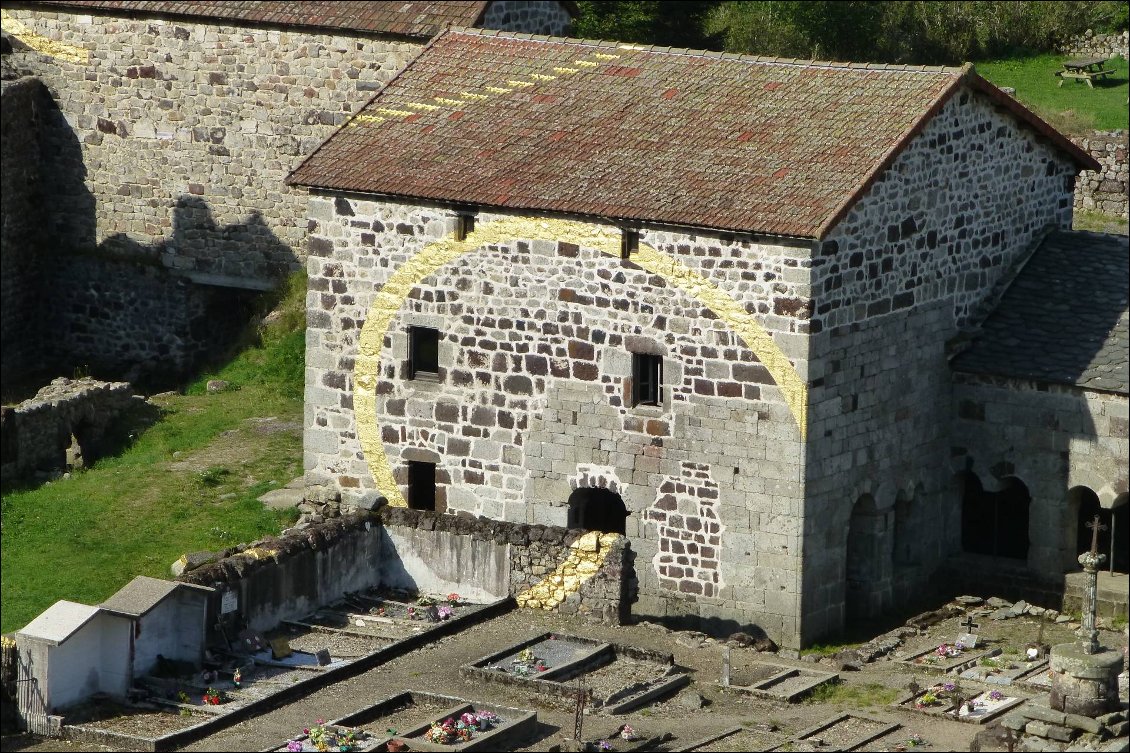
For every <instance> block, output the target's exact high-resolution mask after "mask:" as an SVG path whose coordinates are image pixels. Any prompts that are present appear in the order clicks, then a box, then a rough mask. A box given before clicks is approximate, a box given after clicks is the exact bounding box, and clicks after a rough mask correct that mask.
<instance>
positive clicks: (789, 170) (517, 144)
mask: <svg viewBox="0 0 1130 753" xmlns="http://www.w3.org/2000/svg"><path fill="white" fill-rule="evenodd" d="M967 81H968V82H970V84H971V85H976V86H978V87H980V88H983V89H984V90H985V91H986V93H987V94H989V96H996V97H1000V98H1003V99H1004V100H1009V101H1008V102H1001V104H1002V105H1004V106H1007V107H1011V108H1012V109H1014V110H1016V111H1017V113H1018V114H1019V115H1021V117H1024V118H1027V119H1035V116H1034V115H1031V113H1028V112H1027V111H1026V110H1024V109H1023V108H1022V107H1021V106H1020V105H1019V104H1017V103H1015V101H1014V100H1011V98H1009V97H1006V96H1005V95H1003V94H1001V93H1000V92H999V91H998V90H996V89H995V88H994V87H992V86H991V85H989V84H987V83H986V84H984V85H983V86H981V84H980V79H979V77H977V76H975V75H974V74H972V73H971V70H970V69H959V68H938V67H926V66H919V67H902V66H889V65H858V64H842V63H813V62H811V61H795V60H792V61H786V60H776V59H770V58H753V57H746V56H738V55H730V54H723V53H717V52H697V51H688V50H671V49H670V48H662V49H661V48H643V47H638V46H634V45H625V44H618V43H614V42H590V41H582V40H566V39H558V38H547V37H537V36H535V37H532V36H529V35H524V34H505V33H499V32H491V31H481V30H452V31H449V32H446V33H444V34H441V35H439V36H438V37H436V38H435V39H433V40H432V42H431V44H430V45H429V46H428V47H426V48H425V49H424V51H423V52H422V53H421V54H420V55H419V56H418V57H417V58H416V59H415V60H414V61H413V62H411V63H410V64H409V65H408V67H406V68H405V69H404V70H403V71H402V72H401V73H400V75H398V76H397V77H396V78H395V79H393V81H391V82H390V83H389V85H388V86H386V87H385V89H383V90H382V91H381V92H380V93H379V94H378V95H377V96H376V97H375V98H374V99H373V100H372V101H371V102H370V103H369V104H368V105H367V106H366V107H365V108H364V109H363V110H362V111H361V112H360V113H358V114H357V115H356V116H355V117H354V118H353V119H352V120H351V121H349V122H348V123H347V124H346V126H345V127H343V128H342V129H341V130H340V131H338V132H337V133H335V134H334V135H333V136H332V137H331V138H330V139H329V140H328V141H327V142H326V143H325V144H323V145H322V146H321V147H319V149H318V150H317V151H316V152H315V153H314V154H312V155H311V156H310V157H309V158H308V159H307V160H306V161H305V162H304V163H303V164H302V165H300V166H299V167H298V169H297V170H295V171H294V173H293V174H292V175H291V176H290V178H289V179H288V182H290V183H293V184H299V185H306V186H311V187H317V188H324V189H334V190H342V191H356V192H363V193H378V194H389V195H397V196H404V197H415V198H424V199H435V200H442V201H450V202H457V203H467V204H474V205H480V206H502V207H513V208H522V209H531V210H545V211H560V212H571V213H579V214H588V215H599V216H606V217H610V218H618V219H625V220H649V221H654V222H662V223H670V224H679V225H691V226H700V227H710V228H718V229H725V230H742V231H750V232H761V233H770V234H779V235H790V236H799V237H821V236H822V235H823V234H824V233H826V232H827V230H828V229H829V227H830V225H831V223H832V222H833V221H834V220H835V219H837V218H838V216H839V215H840V214H842V212H844V211H846V209H847V207H849V206H850V204H851V203H852V202H853V201H854V200H855V199H856V198H857V197H858V196H859V195H861V194H862V192H863V191H864V190H865V189H866V187H867V186H868V185H869V184H870V181H871V180H872V179H873V178H874V177H875V176H876V175H877V174H878V172H879V171H880V170H881V169H882V168H883V167H884V166H885V165H886V164H887V163H888V162H889V161H890V160H891V159H893V158H894V156H896V155H897V153H898V151H899V150H900V149H901V148H902V146H903V145H904V144H905V143H906V142H907V141H908V140H909V138H910V137H911V136H913V134H915V133H916V132H917V131H918V129H920V128H921V127H922V125H923V124H924V123H925V122H926V121H927V120H928V119H929V116H930V115H932V114H933V113H934V112H935V111H936V110H937V109H938V108H940V107H941V106H942V104H944V102H945V101H946V100H947V99H948V98H949V96H951V95H952V94H953V93H954V92H955V91H957V90H958V89H959V88H960V87H961V85H962V84H963V82H967ZM993 92H996V94H995V95H994V94H993ZM1044 128H1047V126H1044ZM1048 131H1049V135H1052V134H1054V131H1051V130H1050V129H1048ZM1052 137H1053V138H1056V139H1057V143H1061V145H1062V147H1063V148H1064V149H1065V150H1068V151H1071V153H1072V155H1074V156H1075V157H1076V159H1077V160H1078V161H1080V162H1081V163H1082V164H1085V166H1087V167H1090V165H1091V163H1093V160H1090V158H1089V157H1086V155H1085V154H1084V153H1083V152H1081V151H1080V150H1079V149H1078V148H1077V147H1075V146H1074V145H1072V144H1071V142H1069V141H1067V140H1066V139H1064V138H1063V137H1060V136H1058V134H1055V135H1054V136H1052ZM1087 160H1090V162H1087Z"/></svg>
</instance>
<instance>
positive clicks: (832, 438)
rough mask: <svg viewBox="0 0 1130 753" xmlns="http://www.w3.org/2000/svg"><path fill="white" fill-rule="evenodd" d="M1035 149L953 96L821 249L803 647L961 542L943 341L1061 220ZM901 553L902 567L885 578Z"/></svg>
mask: <svg viewBox="0 0 1130 753" xmlns="http://www.w3.org/2000/svg"><path fill="white" fill-rule="evenodd" d="M1041 141H1042V140H1041ZM1041 141H1038V140H1037V138H1036V137H1035V135H1034V134H1033V133H1032V132H1030V131H1029V130H1026V129H1024V128H1022V127H1020V126H1018V124H1017V123H1016V122H1015V121H1014V120H1013V119H1012V118H1011V116H1009V115H1006V114H1002V113H1000V112H997V111H995V110H994V108H993V107H992V106H991V104H990V103H989V102H987V101H983V100H982V99H981V98H980V97H979V96H978V95H975V94H973V93H972V92H969V91H962V92H959V93H958V94H956V95H955V96H954V98H953V99H952V100H950V101H949V102H948V103H947V104H946V105H945V106H944V107H943V108H942V109H941V111H940V112H939V113H938V114H937V115H936V116H935V117H934V118H933V119H932V120H931V121H930V122H929V123H928V124H927V125H926V126H925V128H924V129H923V130H922V132H921V133H920V134H919V135H918V136H916V137H915V138H914V141H913V142H912V143H911V144H910V145H909V146H908V147H907V148H906V150H905V151H904V152H903V153H901V154H900V155H899V156H898V158H897V159H896V160H895V161H894V163H893V164H892V165H891V166H890V167H889V168H888V169H887V170H886V171H885V172H884V173H883V174H882V175H881V176H880V177H879V179H878V180H877V181H876V183H875V184H874V185H872V186H871V188H870V189H869V190H868V192H867V194H866V196H865V197H864V198H863V199H862V200H861V201H860V202H859V203H858V204H857V205H856V206H855V207H854V208H853V209H852V210H851V211H850V212H849V213H848V214H847V216H845V217H844V219H843V220H842V221H841V222H840V223H839V224H838V225H837V227H836V228H834V229H833V231H832V232H831V233H830V234H829V236H828V237H827V239H826V240H825V242H824V243H823V244H822V246H821V248H820V250H819V252H818V256H817V258H816V259H815V261H814V263H813V280H812V289H813V298H814V302H813V305H814V313H813V316H812V322H811V328H812V331H813V332H814V333H818V334H814V335H813V338H812V346H811V347H812V350H811V353H810V376H811V379H812V390H811V393H810V397H811V402H810V406H809V411H810V418H811V423H810V426H809V437H810V444H809V448H808V457H809V468H808V479H807V484H808V490H809V495H808V500H807V503H806V508H805V557H804V564H805V587H804V599H805V606H804V614H805V636H806V638H805V639H806V641H810V640H815V639H816V638H817V637H818V636H820V635H822V634H827V633H830V632H835V631H837V630H838V629H839V628H840V626H841V624H842V622H843V619H844V605H845V594H847V595H848V597H849V599H848V600H850V601H851V602H853V603H854V604H855V605H857V606H859V607H861V609H860V611H861V613H862V614H861V615H860V616H867V615H868V614H875V613H877V612H878V611H881V610H883V609H885V608H888V607H890V606H892V605H893V604H894V603H895V602H896V600H900V599H901V598H902V596H901V595H909V594H912V593H914V592H915V589H916V588H917V587H918V586H920V585H922V584H924V583H925V579H926V577H927V576H928V575H929V573H930V571H931V570H932V569H933V567H934V566H935V565H936V564H937V562H939V561H940V559H941V558H942V557H943V556H944V555H945V554H946V553H948V552H950V551H952V550H954V549H955V548H956V547H957V546H958V540H959V533H960V505H959V503H958V495H957V493H956V490H955V489H954V488H953V482H952V479H951V478H950V477H949V473H948V470H946V468H947V464H946V458H947V457H948V455H949V446H950V433H949V427H950V415H951V414H950V410H951V402H950V391H951V385H950V378H949V372H948V367H947V361H946V353H945V344H946V341H947V340H948V339H949V338H951V337H952V336H953V335H955V334H956V333H957V331H958V328H959V327H961V326H962V325H963V324H964V323H965V322H967V321H969V320H970V319H972V318H973V317H975V315H976V314H977V312H978V310H979V308H980V306H981V305H982V304H983V301H984V299H985V298H986V296H987V295H988V294H989V291H991V290H992V289H993V287H994V285H995V284H996V283H997V282H998V280H999V279H1000V278H1001V276H1002V275H1003V274H1004V273H1005V272H1006V271H1007V270H1009V269H1010V268H1011V267H1012V266H1013V264H1014V263H1015V262H1016V261H1017V259H1018V258H1020V257H1021V256H1022V255H1023V254H1024V253H1025V252H1027V251H1028V250H1030V249H1031V248H1032V247H1033V243H1034V241H1035V239H1037V238H1039V237H1040V236H1041V234H1042V232H1043V231H1044V230H1045V229H1046V228H1048V227H1049V226H1053V227H1057V228H1066V227H1068V226H1069V224H1070V221H1071V173H1072V171H1073V169H1074V167H1073V165H1072V164H1071V163H1070V162H1068V161H1067V158H1066V157H1065V156H1063V155H1062V154H1061V153H1059V152H1057V151H1055V150H1053V149H1052V148H1051V147H1050V146H1048V145H1046V144H1044V143H1041ZM864 497H866V498H867V500H865V501H864V502H863V503H862V505H863V507H861V508H860V509H859V510H857V512H858V513H860V514H859V515H858V516H857V518H856V524H857V525H858V526H861V527H865V528H867V529H868V530H866V531H863V532H860V536H861V538H860V539H858V540H859V541H863V542H865V546H864V549H863V550H862V551H860V552H858V553H857V554H858V556H855V557H854V558H853V561H852V562H850V563H849V562H848V561H847V559H848V556H847V555H848V549H849V539H851V538H852V537H851V529H852V525H853V523H852V510H853V507H854V506H855V505H856V503H857V501H859V500H861V499H863V498H864ZM897 501H901V502H902V504H901V506H899V505H896V502H897ZM871 508H873V509H871ZM907 541H910V542H913V556H912V557H911V558H910V559H909V560H907V559H906V558H905V557H900V559H901V560H902V561H901V562H899V565H898V567H896V564H895V556H894V555H895V553H896V552H899V551H905V549H906V543H905V542H907ZM849 568H850V570H849ZM849 580H851V581H854V583H849Z"/></svg>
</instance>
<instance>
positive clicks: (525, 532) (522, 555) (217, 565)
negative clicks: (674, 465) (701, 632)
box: [178, 508, 633, 630]
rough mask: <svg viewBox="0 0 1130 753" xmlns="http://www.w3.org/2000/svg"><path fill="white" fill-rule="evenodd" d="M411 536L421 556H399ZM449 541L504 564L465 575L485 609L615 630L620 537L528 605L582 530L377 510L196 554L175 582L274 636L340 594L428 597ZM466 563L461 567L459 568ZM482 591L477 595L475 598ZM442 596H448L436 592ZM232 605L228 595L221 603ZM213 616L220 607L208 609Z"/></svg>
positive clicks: (626, 570)
mask: <svg viewBox="0 0 1130 753" xmlns="http://www.w3.org/2000/svg"><path fill="white" fill-rule="evenodd" d="M410 534H418V535H419V541H421V542H423V548H422V549H421V550H420V551H415V550H413V549H411V548H405V546H404V542H410V541H412V540H413V537H412V536H411V535H410ZM446 538H455V539H458V540H461V541H460V544H459V546H462V547H465V548H464V551H470V549H471V548H479V549H482V550H486V549H489V548H496V549H499V550H500V551H501V552H503V556H497V557H491V558H490V559H491V560H492V561H493V562H495V563H498V565H499V567H502V568H504V570H505V572H503V573H501V574H498V573H488V572H483V571H481V570H479V569H475V568H469V567H468V568H464V569H463V572H462V573H461V577H460V579H459V583H460V585H461V589H460V591H459V593H460V594H461V595H462V596H464V597H468V596H471V598H474V596H478V597H479V598H482V599H483V600H490V599H492V598H505V597H506V596H514V597H517V598H518V600H519V603H525V604H526V605H528V606H530V607H535V608H544V609H552V610H554V611H559V612H562V613H569V614H580V615H583V616H586V617H588V618H591V619H594V620H598V621H605V622H613V623H617V622H619V621H620V619H621V617H622V616H623V615H625V614H627V613H628V612H629V611H630V610H629V607H628V605H627V604H625V603H624V602H625V601H626V600H627V599H630V598H631V595H632V593H633V587H632V569H631V557H630V550H628V548H627V547H626V545H625V542H624V539H623V538H622V537H616V538H617V539H618V541H616V542H613V543H611V545H610V546H608V547H606V548H604V549H603V550H602V551H600V552H599V555H600V556H599V558H598V559H599V561H597V559H594V560H592V561H593V562H594V563H595V565H596V567H595V568H594V569H592V570H591V571H587V572H585V575H587V576H588V577H587V579H584V580H583V581H582V580H581V579H579V578H574V579H573V580H571V581H569V583H568V584H567V585H565V586H563V588H564V591H565V593H561V594H560V598H550V599H547V600H544V601H542V602H538V603H536V604H530V603H529V600H530V595H531V594H537V593H540V592H539V590H538V586H539V584H542V583H543V582H545V583H546V584H550V583H554V576H555V575H556V574H558V573H559V572H561V571H563V570H564V569H566V568H568V567H570V562H571V560H573V559H576V557H575V553H576V552H577V550H578V546H577V544H578V542H579V541H581V540H582V539H583V532H582V531H569V530H565V529H563V528H558V527H552V526H536V525H535V526H529V525H524V524H512V523H505V522H498V521H489V520H484V519H474V518H471V517H468V516H462V515H460V516H456V515H437V514H435V513H427V512H422V511H417V510H405V509H390V508H383V509H381V510H380V511H379V512H377V513H367V512H355V513H351V514H347V515H345V516H343V517H341V518H337V519H334V520H330V521H327V522H324V523H319V524H314V525H310V526H307V527H305V528H303V529H301V530H296V531H292V532H290V533H287V534H284V535H283V536H282V537H278V538H274V537H272V538H267V539H262V540H259V541H256V542H254V543H253V544H246V545H241V546H239V547H235V548H233V549H229V550H225V551H223V552H218V553H216V554H215V555H214V556H213V557H211V558H203V557H200V556H199V555H194V560H195V561H200V560H202V559H203V560H204V561H205V564H202V565H199V566H197V567H195V568H192V569H189V570H187V571H186V572H184V573H183V574H182V575H181V576H180V577H179V578H178V580H181V581H184V582H187V583H195V584H197V585H204V586H209V587H214V588H216V589H218V591H219V593H218V594H217V596H216V599H217V601H219V600H222V599H223V596H224V593H225V592H234V593H235V594H236V595H237V596H236V603H237V604H238V611H239V615H238V616H239V617H240V618H241V619H244V620H246V621H247V623H248V625H250V626H251V627H253V628H255V629H257V630H267V629H270V628H273V627H275V626H276V625H277V624H278V622H279V621H280V620H284V619H297V618H299V617H302V616H303V615H306V614H308V613H310V612H311V611H313V610H314V609H315V608H317V607H318V606H321V605H323V604H327V603H329V602H331V601H334V600H336V599H337V598H339V597H340V596H341V595H342V594H343V593H345V592H346V591H357V590H363V589H366V588H369V587H381V586H389V587H393V588H412V589H417V590H419V591H420V592H422V593H423V592H430V593H436V592H438V591H436V590H432V588H429V586H432V587H433V588H434V585H435V583H436V581H435V579H434V575H435V569H436V568H437V567H441V566H442V565H443V563H441V562H437V561H435V557H434V553H435V551H436V545H437V544H438V543H439V542H440V541H441V539H446ZM464 564H466V563H464ZM498 575H501V576H502V579H503V580H505V582H506V583H507V591H508V592H506V593H501V594H490V593H489V591H490V590H491V588H490V583H491V582H496V581H498V580H499V578H498V577H497V576H498ZM483 586H486V589H485V593H483V594H476V593H475V590H476V589H479V588H481V587H483ZM440 590H442V591H444V592H448V591H453V590H455V589H454V588H447V589H440ZM230 598H231V597H230V596H229V599H230ZM213 606H214V608H218V604H216V605H213Z"/></svg>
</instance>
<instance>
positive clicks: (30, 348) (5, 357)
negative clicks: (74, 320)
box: [0, 78, 46, 382]
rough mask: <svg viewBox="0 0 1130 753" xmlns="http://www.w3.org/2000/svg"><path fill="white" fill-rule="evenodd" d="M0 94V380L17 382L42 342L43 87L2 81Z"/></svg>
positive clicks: (21, 81) (29, 82)
mask: <svg viewBox="0 0 1130 753" xmlns="http://www.w3.org/2000/svg"><path fill="white" fill-rule="evenodd" d="M0 86H2V89H0V102H2V106H0V116H2V117H3V126H2V128H0V157H2V159H3V164H4V170H3V185H2V188H0V206H2V209H0V218H2V228H3V229H2V236H0V300H2V301H3V302H4V305H3V306H2V307H0V354H2V355H0V380H2V381H4V382H8V381H9V380H12V379H19V378H21V377H22V376H23V375H25V374H26V373H27V372H28V371H29V370H32V369H35V368H36V367H37V366H38V361H39V345H40V342H41V340H40V338H39V336H38V333H39V323H38V317H36V316H35V312H36V308H37V307H36V305H35V304H36V302H37V301H38V300H39V299H40V297H41V295H42V290H43V288H42V285H41V279H40V275H41V272H42V268H41V265H40V251H41V249H40V244H39V241H40V232H39V230H40V226H41V224H42V222H43V217H42V211H41V210H42V207H43V200H42V194H41V193H40V190H41V176H40V168H39V165H40V159H41V155H40V151H39V128H40V110H41V108H42V107H43V106H44V105H45V104H46V95H45V92H44V90H43V85H42V84H41V83H40V82H39V81H38V80H36V79H34V78H23V79H19V80H17V81H4V82H3V84H2V85H0Z"/></svg>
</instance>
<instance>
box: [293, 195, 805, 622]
mask: <svg viewBox="0 0 1130 753" xmlns="http://www.w3.org/2000/svg"><path fill="white" fill-rule="evenodd" d="M453 217H454V215H453V213H452V212H451V211H450V210H444V209H442V208H438V207H423V206H411V205H406V204H399V203H394V202H388V201H366V200H361V199H356V198H347V197H343V196H338V197H333V196H314V197H312V199H311V209H310V218H311V234H312V237H311V244H310V252H309V253H310V257H309V261H308V271H309V279H310V283H309V285H310V287H309V295H308V298H307V304H308V308H307V322H308V334H307V357H306V366H307V379H306V426H307V427H308V428H307V430H306V433H305V442H304V445H305V453H306V457H305V467H306V480H307V483H308V484H309V485H311V486H318V485H326V486H329V487H331V488H335V489H340V491H341V492H342V494H343V496H344V497H345V498H346V499H347V500H348V499H353V500H357V501H359V502H362V503H365V502H366V501H367V500H371V499H372V498H373V497H374V496H376V495H381V496H385V497H387V498H389V499H390V500H393V501H399V503H400V504H403V497H404V496H405V493H406V484H407V473H406V466H407V462H408V461H422V462H429V463H435V464H436V468H437V473H436V476H437V482H438V486H439V490H438V505H439V507H440V509H447V510H448V511H464V512H469V513H472V514H475V515H484V516H486V517H488V518H493V519H499V520H507V521H515V522H531V523H545V524H553V525H563V524H565V523H566V521H567V517H568V501H569V497H570V495H571V493H572V492H573V491H574V490H576V489H579V488H593V487H598V488H604V489H608V490H610V491H612V492H614V493H615V494H618V495H619V496H620V497H621V498H622V499H623V501H624V503H625V505H626V507H627V510H628V513H629V515H628V519H627V521H626V530H627V535H628V539H629V540H630V542H631V547H632V550H633V551H634V552H635V553H636V555H637V556H638V559H637V561H636V572H637V574H638V576H639V582H640V598H639V601H638V603H637V604H636V606H635V613H636V614H638V615H645V616H651V617H655V618H661V619H667V620H670V621H673V622H678V621H680V620H682V619H683V618H684V617H687V616H690V617H693V618H694V619H695V620H703V619H705V620H707V621H715V622H714V623H713V625H714V627H715V628H716V629H717V630H718V631H720V632H721V631H724V630H726V629H730V630H731V631H732V630H735V629H738V628H739V627H740V626H744V625H749V624H751V623H753V624H757V625H759V626H761V627H763V628H764V629H765V630H766V631H767V632H769V633H770V634H771V635H772V636H773V637H774V639H775V640H777V641H778V642H779V643H780V642H784V643H786V644H788V643H790V642H792V641H793V637H794V636H795V632H796V623H795V615H796V601H797V569H796V563H797V559H796V558H797V549H796V546H797V543H798V535H799V530H800V523H799V508H800V500H801V498H802V494H803V489H802V485H801V483H800V481H801V468H802V467H803V457H802V451H801V447H802V444H801V441H800V427H801V426H803V424H804V421H803V404H804V401H803V393H804V380H805V377H806V369H807V366H806V363H805V347H804V337H805V334H804V333H805V331H806V328H807V319H806V317H807V316H808V312H809V309H808V306H807V297H808V287H807V278H808V270H807V269H806V266H807V263H808V260H807V253H808V251H807V247H806V246H804V247H799V248H798V247H793V246H786V245H782V244H781V243H780V242H775V243H768V242H764V241H761V240H757V239H735V238H733V237H726V238H719V237H711V236H707V235H699V236H695V235H692V234H687V233H680V232H672V231H669V230H664V229H661V228H650V227H645V228H643V229H642V231H641V232H640V252H639V253H638V254H637V255H634V256H633V257H632V259H630V260H627V261H624V260H621V259H620V258H619V257H620V251H619V248H620V233H619V230H618V229H617V228H614V227H608V226H602V225H597V224H592V223H585V222H574V221H567V220H553V219H550V218H522V217H518V216H512V215H495V214H486V213H482V214H480V215H479V217H478V219H477V223H476V231H475V233H474V235H473V236H472V238H471V239H470V240H469V241H468V242H467V243H465V244H463V245H460V244H456V243H454V242H453V241H450V240H441V239H444V238H446V237H447V236H448V235H449V233H450V231H451V229H452V224H453ZM382 286H383V289H382ZM411 326H425V327H433V328H436V329H439V330H440V331H441V332H442V333H443V337H442V340H441V343H440V363H441V369H440V374H439V377H438V379H435V380H432V381H428V380H425V379H415V380H412V379H408V374H407V347H408V328H409V327H411ZM363 327H364V328H366V329H368V330H369V331H368V333H366V330H365V329H363ZM751 343H754V344H755V345H756V348H757V350H758V352H757V353H755V352H754V346H752V345H751ZM633 352H636V353H640V352H642V353H653V354H659V355H662V356H663V368H664V372H663V383H664V388H663V394H662V401H661V403H662V404H661V405H657V406H636V407H632V406H631V405H630V397H629V396H630V395H631V386H630V381H631V368H632V366H631V362H632V353H633ZM782 385H783V386H782ZM699 624H700V626H701V622H700V623H699Z"/></svg>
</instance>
